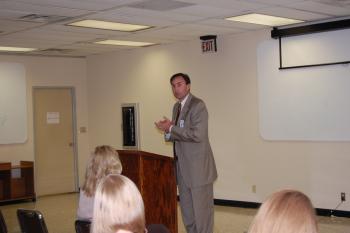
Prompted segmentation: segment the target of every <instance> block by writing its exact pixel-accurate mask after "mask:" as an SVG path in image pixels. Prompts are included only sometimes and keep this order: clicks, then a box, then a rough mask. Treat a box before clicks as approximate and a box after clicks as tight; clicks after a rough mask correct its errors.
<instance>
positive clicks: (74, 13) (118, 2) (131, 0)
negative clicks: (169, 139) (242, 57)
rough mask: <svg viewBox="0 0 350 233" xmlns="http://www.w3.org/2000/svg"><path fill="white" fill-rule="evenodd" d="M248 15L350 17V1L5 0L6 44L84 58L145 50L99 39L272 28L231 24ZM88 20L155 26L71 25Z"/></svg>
mask: <svg viewBox="0 0 350 233" xmlns="http://www.w3.org/2000/svg"><path fill="white" fill-rule="evenodd" d="M246 13H262V14H269V15H274V16H280V17H287V18H294V19H299V20H304V21H306V22H312V21H318V20H331V19H334V18H339V17H347V16H350V0H312V1H309V0H307V1H304V0H179V1H177V0H176V1H175V0H0V46H9V47H30V48H38V50H37V51H33V52H30V53H29V54H32V55H47V56H78V57H80V56H82V57H84V56H88V55H93V54H101V53H107V52H113V51H118V50H122V49H142V48H130V47H123V46H111V45H99V44H93V42H95V41H99V40H106V39H114V40H132V41H143V42H152V43H157V44H169V43H175V42H179V41H186V40H193V39H199V36H202V35H208V34H215V35H219V36H220V35H229V34H236V33H242V32H247V31H252V30H259V29H263V28H268V26H263V25H257V24H248V23H239V22H231V21H227V20H225V18H226V17H231V16H237V15H242V14H246ZM83 19H97V20H105V21H114V22H121V23H130V24H143V25H149V26H152V28H150V29H146V30H141V31H136V32H119V31H108V30H101V29H89V28H79V27H72V26H66V25H67V24H69V23H71V22H75V21H78V20H83Z"/></svg>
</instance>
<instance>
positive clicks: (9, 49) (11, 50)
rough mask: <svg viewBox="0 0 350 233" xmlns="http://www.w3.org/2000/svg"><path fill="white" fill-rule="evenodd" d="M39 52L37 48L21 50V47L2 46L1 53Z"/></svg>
mask: <svg viewBox="0 0 350 233" xmlns="http://www.w3.org/2000/svg"><path fill="white" fill-rule="evenodd" d="M34 50H37V49H35V48H21V47H4V46H0V51H7V52H30V51H34Z"/></svg>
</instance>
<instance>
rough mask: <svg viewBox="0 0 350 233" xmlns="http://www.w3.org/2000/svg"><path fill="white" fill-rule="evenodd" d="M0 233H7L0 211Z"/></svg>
mask: <svg viewBox="0 0 350 233" xmlns="http://www.w3.org/2000/svg"><path fill="white" fill-rule="evenodd" d="M0 233H7V227H6V223H5V219H4V216H2V212H1V210H0Z"/></svg>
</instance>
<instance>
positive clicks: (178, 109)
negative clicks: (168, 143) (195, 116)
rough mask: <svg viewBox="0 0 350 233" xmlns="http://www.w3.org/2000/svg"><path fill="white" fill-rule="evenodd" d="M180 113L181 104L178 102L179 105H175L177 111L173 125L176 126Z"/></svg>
mask: <svg viewBox="0 0 350 233" xmlns="http://www.w3.org/2000/svg"><path fill="white" fill-rule="evenodd" d="M180 112H181V103H180V102H179V103H178V104H177V111H176V117H175V125H177V121H178V120H179V116H180Z"/></svg>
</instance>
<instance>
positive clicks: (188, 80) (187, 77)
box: [170, 73, 191, 84]
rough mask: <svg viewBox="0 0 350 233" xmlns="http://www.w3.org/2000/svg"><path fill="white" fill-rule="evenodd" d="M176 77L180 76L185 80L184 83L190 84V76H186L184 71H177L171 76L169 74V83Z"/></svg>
mask: <svg viewBox="0 0 350 233" xmlns="http://www.w3.org/2000/svg"><path fill="white" fill-rule="evenodd" d="M176 77H182V78H183V79H184V80H185V82H186V84H191V79H190V76H188V74H184V73H177V74H174V75H173V76H171V78H170V83H172V82H173V80H174V79H175V78H176Z"/></svg>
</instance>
